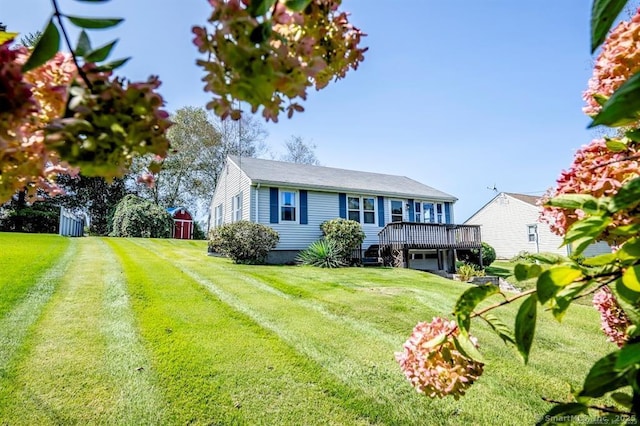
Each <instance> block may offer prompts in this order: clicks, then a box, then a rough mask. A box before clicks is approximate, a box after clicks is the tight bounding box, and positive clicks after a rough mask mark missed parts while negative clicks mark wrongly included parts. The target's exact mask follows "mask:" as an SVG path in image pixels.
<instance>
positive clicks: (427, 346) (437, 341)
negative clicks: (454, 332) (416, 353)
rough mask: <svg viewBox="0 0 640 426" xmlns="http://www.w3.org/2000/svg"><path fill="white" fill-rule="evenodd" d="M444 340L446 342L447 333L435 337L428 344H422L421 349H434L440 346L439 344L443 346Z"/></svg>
mask: <svg viewBox="0 0 640 426" xmlns="http://www.w3.org/2000/svg"><path fill="white" fill-rule="evenodd" d="M445 340H447V333H440V334H438V335H437V336H436V337H434V338H433V339H431V340H429V341H428V342H426V343H424V344H422V346H421V347H423V348H425V349H430V348H435V347H436V346H440V345H441V344H443V343H444V342H445Z"/></svg>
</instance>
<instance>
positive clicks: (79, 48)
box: [75, 30, 92, 57]
mask: <svg viewBox="0 0 640 426" xmlns="http://www.w3.org/2000/svg"><path fill="white" fill-rule="evenodd" d="M91 50H92V48H91V40H89V36H88V35H87V32H86V31H85V30H82V31H80V35H79V36H78V44H76V50H75V54H76V55H77V56H80V57H82V56H84V55H86V54H87V53H89V52H91Z"/></svg>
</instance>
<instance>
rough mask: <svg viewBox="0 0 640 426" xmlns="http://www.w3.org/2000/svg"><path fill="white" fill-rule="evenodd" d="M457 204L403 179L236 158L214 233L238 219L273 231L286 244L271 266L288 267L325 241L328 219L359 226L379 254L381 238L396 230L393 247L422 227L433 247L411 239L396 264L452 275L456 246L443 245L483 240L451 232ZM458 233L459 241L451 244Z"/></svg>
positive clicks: (223, 182)
mask: <svg viewBox="0 0 640 426" xmlns="http://www.w3.org/2000/svg"><path fill="white" fill-rule="evenodd" d="M456 200H457V199H456V198H455V197H454V196H452V195H449V194H446V193H444V192H442V191H439V190H437V189H435V188H432V187H430V186H427V185H424V184H422V183H420V182H417V181H415V180H413V179H409V178H407V177H404V176H394V175H386V174H380V173H370V172H360V171H353V170H344V169H336V168H331V167H321V166H313V165H308V164H295V163H286V162H282V161H272V160H263V159H257V158H245V157H242V158H239V157H236V156H230V157H228V158H227V161H226V164H225V166H224V168H223V170H222V173H221V175H220V178H219V180H218V184H217V186H216V190H215V193H214V196H213V200H212V202H211V211H210V229H213V228H216V227H218V226H221V225H223V224H226V223H231V222H236V221H239V220H247V221H251V222H256V223H261V224H264V225H267V226H270V227H271V228H273V229H275V230H276V231H277V232H278V234H279V236H280V241H279V243H278V245H277V246H276V248H275V249H274V250H273V251H272V252H271V253H270V254H269V257H268V259H267V261H268V262H269V263H285V262H290V261H292V260H293V259H294V258H295V256H296V255H297V253H298V252H299V251H300V250H303V249H305V248H307V247H308V246H309V245H310V244H311V243H312V242H314V241H316V240H318V239H320V237H321V236H322V233H321V231H320V224H321V223H322V222H324V221H326V220H330V219H335V218H348V219H351V220H355V221H357V222H360V223H361V224H362V228H363V231H364V233H365V235H366V238H365V240H364V243H363V249H364V250H366V249H368V248H372V247H375V251H376V255H377V249H378V245H379V244H380V241H381V238H382V237H379V234H380V233H381V232H382V231H383V230H388V228H389V227H390V225H391V224H393V227H391V228H392V230H390V231H389V232H388V234H389V235H391V234H393V235H392V236H393V237H394V238H393V243H394V244H395V243H397V238H395V236H396V235H400V234H402V235H409V233H408V232H405V231H408V228H409V227H411V229H412V230H413V229H415V228H416V226H421V229H422V230H423V231H425V232H423V233H422V234H420V235H419V237H420V238H422V239H423V241H424V240H426V239H429V241H430V242H431V244H422V245H421V246H418V245H415V244H414V240H415V238H414V239H413V240H411V242H409V241H407V240H404V241H402V246H398V245H397V244H396V246H394V248H393V249H394V250H395V252H394V253H393V254H394V255H395V259H396V260H398V259H400V262H402V263H403V266H411V265H409V260H410V259H412V260H415V261H416V262H418V261H420V262H421V263H423V264H425V265H423V266H425V269H451V268H452V267H454V265H453V264H452V263H453V262H452V259H453V250H454V249H455V248H456V247H454V246H452V245H451V244H450V243H449V244H445V245H446V246H445V245H443V244H442V243H441V241H460V244H462V243H463V241H462V240H463V239H464V238H466V241H469V240H470V239H472V237H474V238H475V237H476V235H475V234H473V231H477V241H475V240H474V241H472V243H473V244H476V243H477V245H479V239H480V235H479V229H478V227H464V226H462V225H452V224H453V203H454V202H455V201H456ZM418 224H420V225H418ZM387 225H389V226H387ZM427 225H429V226H427ZM453 228H456V230H455V232H454V230H453ZM458 228H459V229H458ZM427 229H428V231H427ZM429 232H431V233H429ZM454 233H455V234H456V235H457V236H458V239H457V240H455V239H449V240H447V236H449V235H451V236H452V237H455V236H456V235H453V234H454ZM436 234H437V236H436ZM462 234H464V235H462ZM385 235H386V234H385ZM411 235H414V236H415V235H417V234H411ZM425 236H426V237H425ZM436 237H437V238H436ZM441 237H442V238H441ZM405 238H406V237H405ZM388 240H389V239H385V240H384V241H385V242H386V241H388ZM398 247H399V248H398ZM457 248H460V247H457ZM409 249H412V250H413V251H412V252H411V254H409ZM418 249H420V250H418ZM372 250H374V249H373V248H372ZM399 251H400V252H402V253H398V252H399ZM397 263H398V262H396V264H397ZM426 264H428V265H426ZM414 266H415V265H414ZM421 269H422V268H421Z"/></svg>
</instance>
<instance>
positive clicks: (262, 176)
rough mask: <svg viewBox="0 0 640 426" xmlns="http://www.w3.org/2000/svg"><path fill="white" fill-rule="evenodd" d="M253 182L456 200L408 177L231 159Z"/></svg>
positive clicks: (260, 160)
mask: <svg viewBox="0 0 640 426" xmlns="http://www.w3.org/2000/svg"><path fill="white" fill-rule="evenodd" d="M229 158H230V159H231V161H233V162H234V163H235V164H236V165H238V166H239V167H240V168H241V169H242V170H243V171H244V173H245V174H246V175H247V176H248V177H249V178H250V179H251V181H252V182H253V183H261V184H272V185H280V186H294V187H299V188H308V189H319V190H325V191H344V192H359V193H367V194H375V195H387V196H398V197H400V196H402V197H407V198H411V197H413V198H428V199H437V200H445V201H455V200H457V198H456V197H454V196H453V195H450V194H447V193H445V192H442V191H439V190H437V189H435V188H432V187H430V186H427V185H423V184H421V183H420V182H417V181H415V180H413V179H409V178H408V177H405V176H394V175H386V174H381V173H370V172H359V171H355V170H345V169H336V168H333V167H322V166H312V165H309V164H296V163H286V162H283V161H273V160H263V159H259V158H248V157H242V158H241V159H240V158H238V157H236V156H230V157H229Z"/></svg>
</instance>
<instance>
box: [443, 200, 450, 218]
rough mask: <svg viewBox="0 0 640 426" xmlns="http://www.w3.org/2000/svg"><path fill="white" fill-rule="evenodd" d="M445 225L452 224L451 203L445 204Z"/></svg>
mask: <svg viewBox="0 0 640 426" xmlns="http://www.w3.org/2000/svg"><path fill="white" fill-rule="evenodd" d="M444 223H451V203H444Z"/></svg>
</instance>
